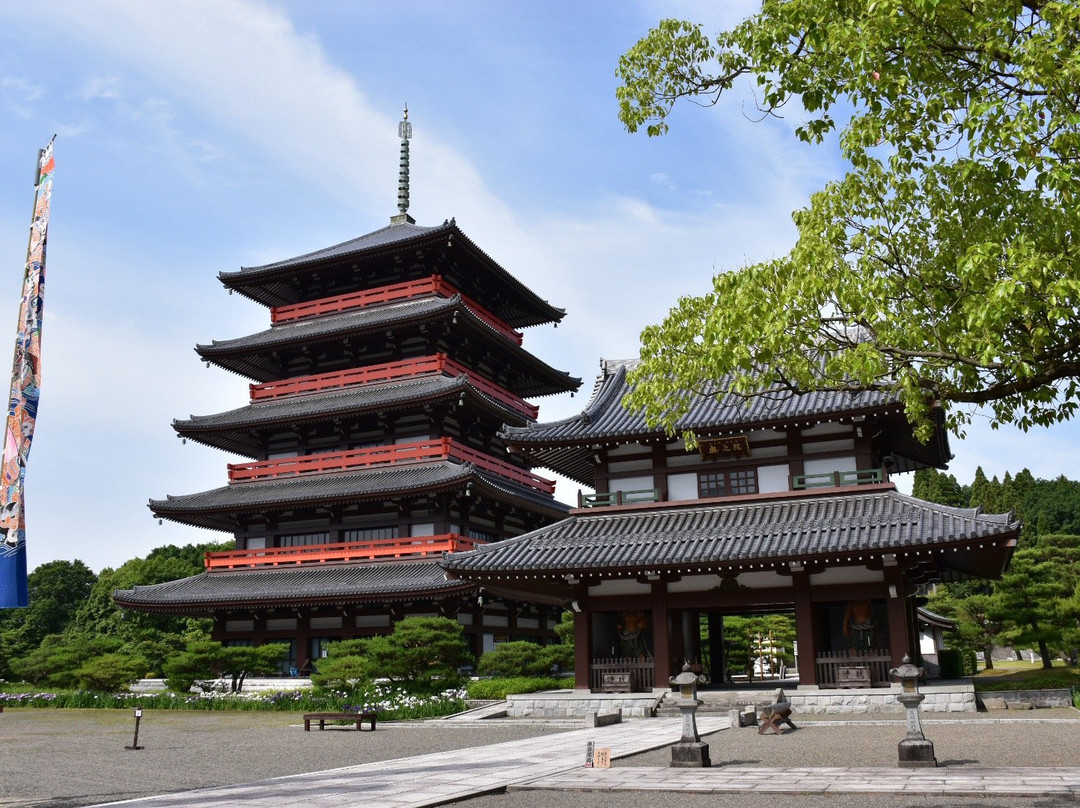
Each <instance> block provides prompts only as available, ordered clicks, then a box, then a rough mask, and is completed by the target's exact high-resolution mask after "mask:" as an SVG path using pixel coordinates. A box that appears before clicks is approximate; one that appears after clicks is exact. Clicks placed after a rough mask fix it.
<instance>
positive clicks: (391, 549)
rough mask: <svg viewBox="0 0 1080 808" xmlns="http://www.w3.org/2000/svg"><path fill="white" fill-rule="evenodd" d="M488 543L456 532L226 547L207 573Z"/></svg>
mask: <svg viewBox="0 0 1080 808" xmlns="http://www.w3.org/2000/svg"><path fill="white" fill-rule="evenodd" d="M485 543H486V542H482V541H479V540H477V539H470V538H467V537H465V536H461V535H459V534H457V533H443V534H440V535H437V536H410V537H404V538H397V539H379V540H374V541H350V542H336V543H331V544H307V545H303V546H301V547H269V548H260V549H251V550H224V551H220V552H215V553H206V554H205V556H204V558H203V565H204V566H205V567H206V571H207V572H214V571H222V570H243V569H252V568H256V567H296V566H300V565H304V566H313V565H314V566H318V565H326V564H353V563H357V562H362V561H402V560H407V559H415V558H425V557H428V556H441V555H442V554H443V553H457V552H462V551H464V550H473V549H475V548H476V547H477V546H479V545H481V544H485Z"/></svg>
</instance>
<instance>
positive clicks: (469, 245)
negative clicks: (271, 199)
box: [218, 220, 566, 328]
mask: <svg viewBox="0 0 1080 808" xmlns="http://www.w3.org/2000/svg"><path fill="white" fill-rule="evenodd" d="M436 243H437V244H438V245H440V246H442V245H445V246H446V248H447V249H450V248H451V245H452V246H453V249H455V250H458V251H460V250H464V251H465V252H466V253H467V254H468V255H471V256H472V261H471V262H469V265H468V266H467V267H465V269H464V270H463V271H467V272H468V273H469V274H470V275H477V274H479V275H481V276H483V277H484V278H485V282H484V283H482V284H481V285H482V286H485V287H492V286H494V287H498V288H501V290H502V293H501V294H500V295H499V298H500V300H499V301H495V300H489V299H485V300H479V299H478V302H479V303H480V304H481V305H483V306H487V307H488V308H490V309H491V310H492V311H494V312H495V313H497V314H498V315H499V316H500V317H502V318H503V319H504V320H506V321H507V322H508V323H510V325H511V326H513V327H514V328H525V327H528V326H531V325H540V324H541V323H550V322H558V321H560V320H561V319H562V318H563V317H564V316H565V314H566V312H565V310H563V309H560V308H556V307H555V306H552V305H551V304H550V303H548V302H547V301H546V300H544V299H543V298H541V297H539V296H538V295H537V294H536V293H535V292H533V291H532V290H531V289H529V288H528V287H527V286H525V285H524V284H523V283H522V282H521V281H519V280H518V279H517V278H515V277H514V276H513V275H511V274H510V273H509V272H507V271H506V270H505V269H503V268H502V267H501V266H500V265H499V264H498V263H496V262H495V261H494V260H492V258H491V257H490V256H489V255H488V254H487V253H485V252H484V251H483V250H481V249H480V248H479V247H478V246H477V245H476V244H475V243H474V242H473V241H472V240H471V239H469V237H468V236H466V235H465V234H464V233H463V232H462V230H461V229H460V228H459V227H458V226H457V223H456V222H454V221H453V220H451V221H448V222H443V224H442V225H439V226H437V227H425V226H422V225H417V224H413V223H401V224H392V225H388V226H387V227H383V228H380V229H379V230H375V231H374V232H371V233H367V234H366V235H363V236H359V237H358V238H354V239H350V240H348V241H344V242H342V243H341V244H335V245H334V246H332V247H326V248H324V249H321V250H315V251H314V252H310V253H307V254H305V255H300V256H297V257H295V258H288V259H286V260H283V261H276V262H274V263H272V264H264V265H262V266H256V267H243V268H241V269H240V271H239V272H221V273H219V275H218V277H219V279H220V280H221V282H222V283H223V284H224V285H225V286H227V287H229V288H231V289H235V290H236V291H238V292H240V293H241V294H243V295H245V296H247V297H250V298H252V299H253V300H258V301H260V302H263V303H265V304H267V305H281V304H283V303H297V302H299V299H298V298H297V297H296V289H295V287H293V285H292V284H290V283H287V282H284V280H283V279H284V278H287V277H291V276H293V275H295V274H296V273H297V272H298V271H303V270H305V269H313V268H316V267H319V266H325V265H332V264H334V263H341V262H343V261H350V262H352V263H356V262H358V261H363V260H367V259H369V258H377V257H379V256H385V255H387V254H393V253H394V252H397V251H401V250H416V249H418V248H420V247H421V246H424V245H429V244H436ZM435 269H436V268H434V267H433V268H432V271H435ZM487 297H488V296H486V295H485V298H487Z"/></svg>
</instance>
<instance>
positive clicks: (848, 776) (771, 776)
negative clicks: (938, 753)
mask: <svg viewBox="0 0 1080 808" xmlns="http://www.w3.org/2000/svg"><path fill="white" fill-rule="evenodd" d="M630 772H633V774H632V775H631V774H630ZM509 789H510V790H516V791H525V790H533V791H549V790H550V791H564V792H565V791H580V792H586V791H605V792H619V791H625V792H633V791H646V790H647V791H672V792H679V793H681V794H688V793H695V792H696V793H710V794H718V793H732V792H734V793H751V792H755V793H758V794H785V793H797V794H840V793H849V794H869V793H892V794H919V795H952V796H989V795H1005V794H1017V795H1021V794H1022V795H1025V796H1027V797H1048V796H1061V795H1072V796H1077V797H1080V767H1076V768H1071V767H1070V768H1065V767H1056V768H1029V767H1001V768H993V767H965V768H963V769H950V768H927V769H901V768H895V769H885V768H794V767H793V768H776V767H761V766H753V767H751V766H714V767H713V768H709V769H672V768H661V767H639V768H635V769H627V768H618V769H584V768H580V769H568V770H566V771H563V772H559V773H558V774H551V775H546V776H544V777H541V778H538V779H536V780H532V781H530V782H528V783H521V784H514V785H512V786H510V787H509Z"/></svg>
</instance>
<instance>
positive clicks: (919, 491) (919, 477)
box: [911, 469, 971, 508]
mask: <svg viewBox="0 0 1080 808" xmlns="http://www.w3.org/2000/svg"><path fill="white" fill-rule="evenodd" d="M911 495H912V496H913V497H917V498H918V499H922V500H926V501H927V502H936V503H938V504H939V505H951V506H953V507H954V508H965V507H967V504H968V501H969V500H970V499H971V492H970V491H966V490H965V489H964V486H962V485H960V483H958V482H957V481H956V477H954V476H953V475H952V474H946V473H945V472H942V471H938V470H937V469H918V470H917V471H916V472H915V480H914V482H913V483H912V487H911Z"/></svg>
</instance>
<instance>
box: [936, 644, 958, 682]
mask: <svg viewBox="0 0 1080 808" xmlns="http://www.w3.org/2000/svg"><path fill="white" fill-rule="evenodd" d="M938 665H939V666H940V667H941V678H942V679H959V678H960V677H961V676H963V675H964V655H963V652H962V651H961V650H960V649H959V648H942V649H941V650H940V651H938Z"/></svg>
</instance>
